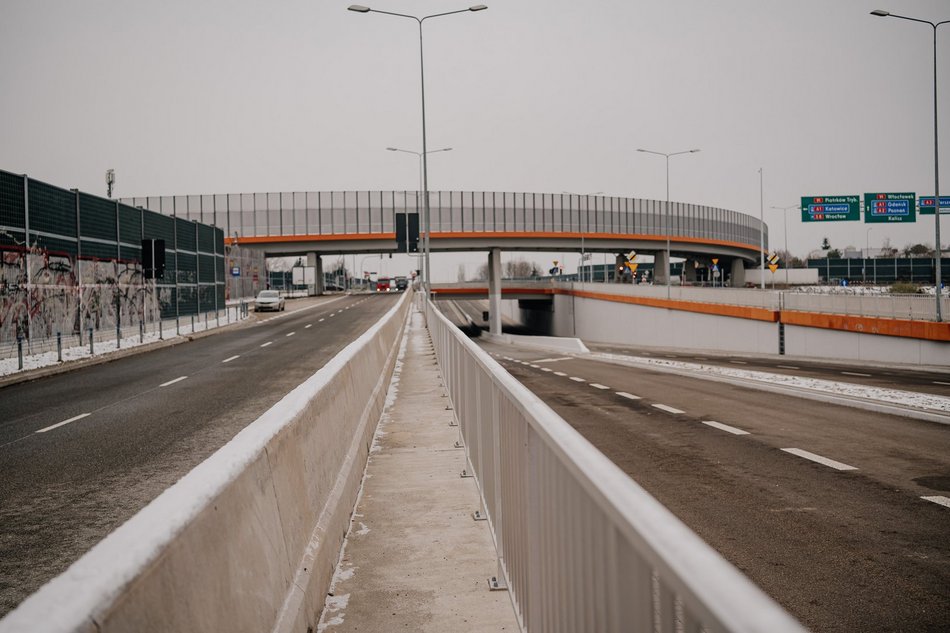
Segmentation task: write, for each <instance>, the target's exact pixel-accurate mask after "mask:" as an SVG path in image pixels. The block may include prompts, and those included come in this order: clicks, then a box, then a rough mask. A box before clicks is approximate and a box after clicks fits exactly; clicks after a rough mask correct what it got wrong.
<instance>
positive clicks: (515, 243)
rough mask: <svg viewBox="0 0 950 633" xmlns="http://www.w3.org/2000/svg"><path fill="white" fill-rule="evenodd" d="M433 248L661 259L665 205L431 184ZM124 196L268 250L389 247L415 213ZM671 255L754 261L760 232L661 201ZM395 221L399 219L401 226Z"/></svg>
mask: <svg viewBox="0 0 950 633" xmlns="http://www.w3.org/2000/svg"><path fill="white" fill-rule="evenodd" d="M429 196H430V197H429V205H430V213H431V240H430V248H431V250H432V252H439V251H465V250H470V251H487V250H490V249H495V248H498V249H501V250H506V251H508V250H536V251H562V250H566V251H580V250H587V251H594V252H612V253H626V252H629V251H630V250H631V249H632V250H636V251H638V252H646V253H657V254H660V255H661V256H665V249H666V238H667V228H666V227H667V224H666V222H667V214H666V206H667V205H666V202H664V201H660V200H647V199H642V198H621V197H612V196H581V195H573V194H552V193H513V192H491V191H431V192H429ZM124 201H125V202H128V203H131V204H132V205H133V206H142V207H145V208H147V209H150V210H152V211H158V212H160V213H163V214H166V215H175V216H178V217H184V218H186V219H189V220H198V221H200V222H204V223H207V224H213V225H215V226H219V227H221V228H223V229H224V233H225V235H226V236H227V239H226V241H227V242H228V243H230V244H239V245H242V246H244V245H246V246H251V247H254V248H259V249H262V250H264V251H265V253H266V254H267V255H274V256H281V255H305V254H316V255H331V254H343V253H347V254H349V253H391V252H397V250H399V247H398V245H397V242H396V227H397V224H400V223H404V222H406V219H405V218H406V217H407V214H408V216H412V215H416V217H417V218H419V219H420V222H419V226H420V227H424V222H423V221H421V218H422V206H423V205H422V197H421V195H419V193H418V192H416V191H310V192H279V193H243V194H240V193H239V194H214V195H191V196H162V197H147V198H128V199H125V200H124ZM669 211H670V213H669V216H668V219H669V237H670V250H671V253H672V254H673V255H674V256H680V257H686V258H689V259H694V260H699V261H704V262H708V260H709V259H710V258H712V257H723V258H725V259H727V260H735V261H736V262H737V263H738V262H741V261H743V260H745V261H750V262H751V261H755V260H757V259H758V257H759V252H760V251H759V244H760V230H761V229H762V228H764V229H765V236H764V239H765V244H766V245H768V227H767V226H766V227H763V226H762V223H761V222H760V221H759V220H758V219H757V218H754V217H752V216H750V215H747V214H745V213H739V212H738V211H732V210H729V209H720V208H716V207H709V206H704V205H696V204H686V203H681V202H672V203H670V205H669ZM403 226H404V224H403Z"/></svg>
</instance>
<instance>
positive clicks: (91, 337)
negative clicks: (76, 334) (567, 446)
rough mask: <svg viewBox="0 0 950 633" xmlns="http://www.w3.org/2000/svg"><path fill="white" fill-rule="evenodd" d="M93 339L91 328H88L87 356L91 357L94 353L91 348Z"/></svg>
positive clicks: (93, 348) (94, 350) (93, 349)
mask: <svg viewBox="0 0 950 633" xmlns="http://www.w3.org/2000/svg"><path fill="white" fill-rule="evenodd" d="M94 339H95V337H94V336H93V335H92V328H89V355H90V356H92V355H93V354H95V353H96V349H95V347H93V343H92V342H93V340H94Z"/></svg>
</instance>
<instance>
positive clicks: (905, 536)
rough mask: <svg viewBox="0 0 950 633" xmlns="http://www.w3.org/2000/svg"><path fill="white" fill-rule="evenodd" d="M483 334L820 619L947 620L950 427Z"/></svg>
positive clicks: (763, 578) (534, 385)
mask: <svg viewBox="0 0 950 633" xmlns="http://www.w3.org/2000/svg"><path fill="white" fill-rule="evenodd" d="M480 345H482V346H483V348H484V349H486V350H487V351H489V352H490V353H492V355H493V356H494V357H495V359H496V360H498V361H499V362H500V363H501V364H502V365H503V366H504V367H505V368H506V369H508V371H510V372H511V373H512V374H513V375H514V376H515V377H516V378H518V379H519V380H520V381H521V382H523V383H524V384H525V385H526V386H527V387H528V388H529V389H531V390H532V391H533V392H534V393H536V394H537V395H538V396H539V397H541V398H542V399H543V400H544V401H545V402H547V403H548V405H550V406H551V407H552V408H553V409H554V410H555V411H557V412H558V413H559V414H560V415H561V416H562V417H563V418H564V419H565V420H567V421H568V422H569V423H570V424H571V425H572V426H574V427H575V428H576V429H577V430H578V431H579V432H580V433H581V434H583V435H584V436H585V437H586V438H587V439H588V440H590V441H591V442H592V443H593V444H594V445H595V446H597V447H598V448H599V449H600V450H601V451H602V452H603V453H604V454H606V455H607V456H608V457H609V458H610V459H611V460H613V461H614V462H615V463H616V464H617V465H618V466H620V467H621V468H622V469H623V470H624V471H626V472H627V473H628V474H629V475H630V476H631V477H632V478H633V479H634V480H635V481H636V482H637V483H639V484H640V485H641V486H643V487H644V488H645V489H646V490H647V491H648V492H650V493H651V494H652V495H653V496H654V497H656V498H657V499H658V500H659V501H660V502H661V503H663V504H664V505H665V506H666V507H667V508H669V509H670V510H671V511H672V512H674V513H675V514H676V515H677V516H678V517H679V518H680V519H681V520H683V521H684V522H685V523H686V524H687V525H688V526H689V527H690V528H691V529H693V530H694V531H695V532H696V533H697V534H699V535H700V536H701V537H702V538H703V539H705V540H706V541H707V542H708V543H709V544H710V545H712V546H713V547H714V548H716V549H717V550H718V551H719V552H721V553H722V554H723V556H725V558H726V559H728V560H729V561H731V562H732V563H733V564H734V565H736V566H737V567H738V568H739V569H740V570H742V571H743V572H744V573H745V574H747V575H748V576H749V577H750V578H751V579H752V580H753V581H754V582H755V583H757V584H758V585H759V586H760V587H762V589H763V590H765V591H766V592H767V593H769V594H770V595H771V596H773V597H774V598H775V599H776V600H777V601H778V602H780V603H781V604H782V605H783V606H784V607H785V608H787V609H788V610H789V611H790V612H791V613H792V614H793V615H795V616H796V617H797V618H798V619H800V620H801V621H802V623H803V624H805V625H806V626H807V627H809V628H810V629H811V630H813V631H816V632H819V631H849V632H851V631H917V632H920V631H947V630H948V629H947V627H948V622H950V425H948V424H941V423H938V422H931V421H923V420H918V419H912V418H908V417H903V416H899V415H896V414H894V413H892V412H888V413H884V412H876V411H869V410H862V409H857V408H852V407H846V406H841V405H839V404H832V403H829V402H822V401H819V400H813V399H803V398H799V397H795V396H793V395H788V394H784V393H776V392H771V391H764V390H756V389H752V388H749V387H747V386H744V384H743V383H742V381H741V379H736V380H732V381H730V382H721V381H711V380H703V379H700V378H697V377H696V374H692V375H690V373H689V372H688V371H680V372H679V373H668V372H658V371H656V370H655V369H651V368H649V367H645V366H642V365H636V364H634V365H633V366H626V365H620V364H616V363H615V362H610V363H608V362H604V361H603V360H598V359H595V358H591V357H583V356H577V357H574V356H569V355H566V354H561V353H557V352H552V351H541V350H538V349H536V348H535V349H531V348H527V347H522V348H518V347H517V346H513V345H499V344H493V343H489V342H486V341H480ZM726 362H728V361H726ZM783 364H784V363H783ZM818 365H820V364H817V363H816V364H814V366H811V367H809V369H808V372H809V373H819V374H821V375H822V376H823V377H825V378H827V377H828V376H831V375H834V374H835V372H839V374H838V375H840V371H842V370H841V368H840V367H838V366H835V365H829V366H827V367H824V368H822V367H819V366H818ZM788 371H794V370H788ZM886 371H890V370H886ZM854 373H858V372H857V371H855V372H854ZM861 373H866V374H873V375H874V376H876V377H875V378H872V379H871V381H872V382H873V383H874V388H875V389H877V388H880V387H882V386H885V384H886V380H885V378H884V376H885V370H878V369H874V368H867V369H866V370H861ZM900 373H901V374H902V376H901V377H900V378H897V380H896V382H899V383H900V388H901V389H912V388H911V387H909V386H908V385H913V384H917V385H918V388H919V390H920V393H921V394H923V397H924V398H925V399H929V402H930V403H931V404H936V405H937V406H938V408H939V406H950V399H947V398H946V397H945V396H944V397H941V396H940V395H933V392H934V391H937V390H938V389H939V388H940V387H941V386H940V385H933V384H932V383H933V375H932V374H930V373H928V372H921V373H920V375H919V376H917V377H916V378H915V377H913V376H909V375H904V374H905V373H906V374H913V373H914V372H913V371H912V370H901V371H900ZM841 379H842V380H843V381H844V380H847V381H850V380H858V381H863V380H868V378H866V377H862V376H847V375H844V376H841ZM928 381H929V382H928ZM891 386H893V385H891ZM872 392H873V390H872ZM942 393H944V394H946V393H947V392H946V391H942ZM908 397H909V398H910V399H911V400H913V394H910V396H908ZM946 413H950V410H948V411H946ZM936 415H938V416H939V415H942V414H940V413H939V411H938V413H937V414H936ZM946 421H947V422H948V423H950V415H946Z"/></svg>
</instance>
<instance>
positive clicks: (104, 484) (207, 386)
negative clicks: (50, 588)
mask: <svg viewBox="0 0 950 633" xmlns="http://www.w3.org/2000/svg"><path fill="white" fill-rule="evenodd" d="M399 296H400V295H398V294H395V293H393V294H389V295H340V296H334V297H320V298H312V299H301V300H293V301H289V302H288V304H287V311H286V312H282V313H261V314H254V315H252V318H251V323H248V324H242V325H240V326H234V327H230V328H226V329H223V330H222V331H221V332H219V333H216V334H213V335H209V336H204V337H201V338H197V339H196V340H194V341H191V342H188V343H183V344H180V345H174V346H171V347H164V348H162V349H157V350H154V351H150V352H145V353H141V354H136V355H133V356H128V357H125V358H121V359H118V360H115V361H113V362H109V363H104V364H99V365H94V366H91V367H86V368H83V369H79V370H76V371H73V372H68V373H64V374H59V375H56V376H50V377H48V378H42V379H39V380H35V381H33V382H26V383H20V384H16V385H11V386H8V387H5V388H3V389H0V616H2V615H3V614H5V613H7V612H8V611H10V610H12V609H13V608H14V607H15V606H16V605H17V604H19V603H20V602H21V601H22V600H23V599H24V598H26V597H27V596H28V595H29V594H30V593H32V592H33V591H35V590H36V589H37V588H39V587H40V586H41V585H42V584H43V583H45V582H46V581H47V580H49V579H51V578H53V577H54V576H56V575H58V574H59V573H61V572H62V571H64V570H65V569H66V568H67V567H68V566H69V565H70V564H71V563H72V562H73V561H75V560H76V559H77V558H78V557H79V556H81V555H82V554H83V553H85V552H86V551H87V550H88V549H89V548H90V547H92V546H93V545H95V544H96V543H97V542H98V541H99V540H101V539H102V538H103V537H104V536H106V535H107V534H108V533H109V532H111V531H112V530H113V529H115V528H116V527H118V526H119V525H121V524H122V523H123V522H124V521H125V520H127V519H128V518H129V517H131V516H132V515H133V514H135V513H136V512H137V511H138V510H139V509H141V508H142V507H144V506H145V505H146V504H147V503H148V502H149V501H151V500H152V499H154V498H155V497H156V496H158V495H159V494H160V493H161V492H162V491H163V490H165V488H167V487H168V486H169V485H171V484H173V483H174V482H175V481H177V480H178V479H179V478H181V477H182V476H183V475H184V474H185V473H187V472H188V471H190V470H191V469H192V468H194V467H195V466H196V465H197V464H199V463H200V462H201V461H203V460H204V459H205V458H207V457H208V456H209V455H211V454H212V453H213V452H214V451H215V450H217V449H218V448H220V447H221V446H223V445H224V444H225V443H227V442H228V441H229V440H230V439H231V438H232V437H234V436H235V435H236V434H237V433H238V432H239V431H240V430H241V429H243V428H244V427H245V426H247V425H248V424H249V423H251V422H253V421H254V420H255V419H257V418H258V417H259V416H260V415H261V414H262V413H264V412H265V411H266V410H267V409H269V408H270V407H271V406H272V405H273V404H274V403H276V402H277V401H278V400H280V399H281V398H282V397H283V396H284V395H286V394H287V393H288V392H290V391H291V390H292V389H293V388H295V387H296V386H298V385H299V384H300V383H302V382H303V381H304V380H306V379H307V378H308V377H309V376H311V375H312V374H313V373H314V372H316V371H317V370H318V369H319V368H320V367H322V366H323V365H324V364H325V363H326V362H327V361H328V360H330V359H331V358H333V356H334V355H336V354H337V353H338V352H339V351H340V350H341V349H343V348H344V347H345V346H346V345H347V344H349V343H350V342H352V341H353V340H355V339H356V338H357V337H359V335H361V334H362V333H363V332H365V331H366V330H367V329H368V328H369V327H370V326H371V325H372V324H374V323H376V322H377V321H378V320H379V318H380V317H381V316H382V315H383V314H385V313H386V311H388V310H389V309H390V308H391V307H392V306H393V305H395V303H396V301H397V299H398V298H399Z"/></svg>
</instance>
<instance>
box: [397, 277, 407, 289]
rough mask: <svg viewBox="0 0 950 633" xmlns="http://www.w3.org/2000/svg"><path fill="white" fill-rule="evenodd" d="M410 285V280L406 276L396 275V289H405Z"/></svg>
mask: <svg viewBox="0 0 950 633" xmlns="http://www.w3.org/2000/svg"><path fill="white" fill-rule="evenodd" d="M408 287H409V280H408V279H406V278H405V277H396V290H399V291H403V290H405V289H406V288H408Z"/></svg>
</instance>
